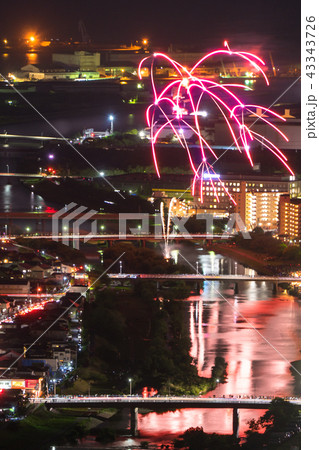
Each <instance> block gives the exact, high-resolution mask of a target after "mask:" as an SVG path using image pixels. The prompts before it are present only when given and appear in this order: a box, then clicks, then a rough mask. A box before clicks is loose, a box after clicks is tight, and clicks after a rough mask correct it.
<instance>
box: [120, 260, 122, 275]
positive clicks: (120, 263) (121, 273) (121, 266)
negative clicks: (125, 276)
mask: <svg viewBox="0 0 319 450" xmlns="http://www.w3.org/2000/svg"><path fill="white" fill-rule="evenodd" d="M120 275H122V261H120Z"/></svg>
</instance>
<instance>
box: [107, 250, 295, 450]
mask: <svg viewBox="0 0 319 450" xmlns="http://www.w3.org/2000/svg"><path fill="white" fill-rule="evenodd" d="M173 252H174V253H175V254H174V256H175V257H176V252H178V253H179V258H181V259H182V260H183V261H184V262H185V260H184V258H186V259H187V260H188V261H190V262H191V264H192V265H193V266H194V265H195V263H196V261H198V263H199V265H198V267H199V271H200V272H201V273H203V275H208V274H212V273H214V274H249V275H252V274H253V273H254V271H252V270H251V269H248V268H245V267H243V266H242V265H240V264H239V263H237V262H236V261H234V260H232V259H230V258H227V257H224V256H222V255H218V254H215V253H214V252H207V251H205V250H203V249H200V248H197V249H196V250H195V251H194V250H190V249H189V248H188V247H186V246H185V247H183V246H179V248H178V250H176V249H175V250H174V251H173ZM181 255H183V257H184V258H182V257H181ZM180 262H182V261H180ZM182 301H184V302H185V304H186V305H187V311H188V324H189V332H190V337H191V342H192V346H191V355H192V357H193V358H194V361H195V363H196V366H197V369H198V373H199V375H201V376H204V377H209V376H210V373H211V367H212V366H213V365H214V361H215V357H216V356H222V357H224V358H225V360H226V362H227V363H228V367H227V382H226V383H225V384H219V385H218V387H217V389H216V390H215V391H213V392H211V393H209V394H208V395H217V396H222V395H234V394H241V395H256V396H258V395H267V396H270V395H272V396H273V395H280V396H294V395H295V389H294V379H293V376H292V374H291V371H290V370H289V369H290V364H289V363H290V362H292V361H295V360H298V359H300V301H298V300H297V299H295V298H294V297H292V296H290V295H288V294H287V293H286V292H284V291H279V292H278V293H274V292H273V285H272V283H269V282H255V281H249V282H243V283H240V285H239V294H238V295H234V289H233V285H232V284H231V283H229V282H228V283H226V282H219V281H213V282H210V281H205V282H204V284H203V290H202V291H201V293H200V295H197V296H191V297H189V298H187V299H185V300H182ZM263 412H264V411H262V410H260V411H258V410H257V411H254V410H241V411H240V427H239V435H240V436H241V437H243V436H244V435H245V430H247V428H248V426H247V421H248V420H250V419H252V418H257V417H259V416H260V415H262V414H263ZM197 426H199V427H203V429H204V431H205V432H208V433H213V432H215V433H223V434H231V433H232V410H230V409H184V410H178V411H175V412H168V413H164V414H157V413H155V412H152V413H148V414H139V425H138V429H139V433H140V436H139V438H138V439H132V438H122V439H120V440H118V441H117V442H115V443H114V444H112V445H109V446H107V447H106V448H131V449H134V448H136V445H138V443H139V442H141V441H142V440H148V441H149V442H151V443H157V444H158V445H159V444H162V443H164V444H168V443H171V442H172V440H173V439H174V438H176V437H177V436H178V435H180V434H181V433H183V432H184V431H185V430H186V429H188V428H190V427H197Z"/></svg>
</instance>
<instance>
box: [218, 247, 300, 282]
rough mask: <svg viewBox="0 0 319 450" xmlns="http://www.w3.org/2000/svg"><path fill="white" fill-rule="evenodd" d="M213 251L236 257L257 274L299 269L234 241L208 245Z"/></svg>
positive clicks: (276, 273)
mask: <svg viewBox="0 0 319 450" xmlns="http://www.w3.org/2000/svg"><path fill="white" fill-rule="evenodd" d="M210 248H211V250H213V251H214V252H215V253H220V254H221V255H224V256H229V257H230V258H233V259H236V261H238V262H239V263H241V264H243V265H244V266H247V267H249V268H251V269H253V270H255V271H256V272H257V273H258V274H259V275H269V276H271V275H278V274H279V273H281V272H287V271H291V270H300V267H299V268H298V267H297V266H296V265H290V264H288V262H287V264H286V263H285V262H284V261H282V260H280V259H279V258H278V259H277V258H273V257H271V256H269V255H267V254H263V253H257V252H253V251H251V250H247V249H243V248H240V247H238V246H237V245H236V244H234V243H229V242H227V243H214V244H212V246H211V247H210Z"/></svg>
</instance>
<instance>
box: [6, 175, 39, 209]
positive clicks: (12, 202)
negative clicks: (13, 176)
mask: <svg viewBox="0 0 319 450" xmlns="http://www.w3.org/2000/svg"><path fill="white" fill-rule="evenodd" d="M0 198H1V200H0V212H16V211H42V210H45V208H46V204H45V202H44V200H43V198H42V197H40V196H39V195H36V194H34V192H30V191H29V189H27V188H26V187H24V186H22V185H21V184H19V183H17V182H16V181H14V180H13V181H12V183H10V184H9V183H7V184H4V185H0Z"/></svg>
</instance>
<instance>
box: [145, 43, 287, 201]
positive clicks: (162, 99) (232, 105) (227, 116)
mask: <svg viewBox="0 0 319 450" xmlns="http://www.w3.org/2000/svg"><path fill="white" fill-rule="evenodd" d="M224 45H225V49H219V50H215V51H213V52H210V53H208V54H207V55H205V56H204V57H203V58H201V59H200V60H199V61H198V62H197V63H196V64H195V65H194V66H193V68H192V69H187V68H186V67H184V66H183V65H181V64H180V63H178V62H177V61H175V60H173V59H172V58H170V57H169V56H168V55H166V54H164V53H154V54H153V55H152V56H148V57H146V58H144V59H142V61H141V62H140V64H139V68H138V75H139V78H142V74H141V72H142V67H143V66H144V65H145V63H146V61H147V60H149V59H150V60H151V64H150V78H151V85H152V90H153V94H154V101H153V103H152V104H151V105H149V107H148V108H147V110H146V122H147V125H148V127H150V137H151V147H152V154H153V160H154V165H155V169H156V173H157V175H158V176H160V170H159V166H158V161H157V157H156V143H157V140H158V138H159V136H160V135H161V133H162V132H163V130H165V129H167V128H169V129H170V130H171V132H173V134H174V135H175V137H176V138H177V140H178V142H179V143H180V145H181V146H182V147H183V148H184V149H185V150H186V154H187V157H188V159H189V163H190V166H191V168H192V171H193V173H194V178H193V182H192V194H193V195H194V193H195V189H196V185H199V187H200V189H199V192H200V199H201V202H203V192H202V191H203V190H202V187H203V180H204V179H208V180H209V182H210V184H211V186H212V189H213V192H214V196H215V198H216V199H217V201H219V197H218V193H217V190H216V187H215V184H214V181H213V179H215V180H218V181H219V183H220V185H221V186H222V188H223V189H224V191H225V192H226V194H227V195H228V196H229V199H230V200H231V201H232V202H233V203H234V204H236V202H235V200H234V199H233V197H232V196H231V194H230V192H228V190H227V188H226V187H225V185H224V184H223V183H222V181H221V179H220V178H219V176H218V175H217V174H216V173H215V171H214V168H213V166H212V164H210V163H209V162H208V157H210V158H211V157H213V158H215V160H217V159H218V157H217V155H216V153H215V152H214V150H213V148H212V147H211V145H209V143H208V142H207V140H206V139H205V138H204V136H203V133H202V130H201V117H203V116H204V117H205V115H206V114H205V112H204V111H202V110H201V106H202V104H203V102H207V100H209V101H210V102H213V105H214V106H215V107H217V109H218V111H219V112H220V113H221V115H222V117H223V118H224V120H225V122H226V123H227V126H228V129H229V132H230V134H231V136H232V138H233V140H234V144H235V146H236V147H237V149H238V151H239V152H241V153H244V154H245V155H246V157H247V158H248V160H249V163H250V164H251V166H253V159H252V154H251V146H252V144H253V142H254V141H255V142H258V143H259V144H261V145H263V146H264V147H265V148H267V149H268V150H269V151H270V152H272V153H273V154H274V155H275V156H276V157H277V158H278V159H279V160H280V161H281V163H282V164H283V165H284V166H285V167H286V168H287V170H288V171H289V172H290V173H291V174H292V175H294V173H293V171H292V170H291V168H290V167H289V165H288V163H287V158H286V156H285V155H284V154H283V153H282V152H281V151H280V150H279V148H278V147H277V146H276V145H275V144H273V143H272V142H271V141H270V140H269V139H266V138H265V137H264V136H262V135H261V134H259V133H257V132H255V131H254V130H253V129H252V128H251V127H248V126H247V125H246V123H245V117H246V116H247V113H249V115H251V116H253V117H256V120H257V119H260V120H262V121H263V122H264V123H266V124H267V125H269V126H270V127H272V128H273V129H274V130H275V131H276V132H277V133H279V134H280V135H281V136H282V138H283V139H285V140H286V141H288V138H287V136H285V135H284V133H282V131H280V130H279V129H278V128H277V127H276V126H275V125H274V124H273V123H271V122H270V121H269V120H267V117H268V119H269V116H272V117H276V118H277V119H280V120H282V121H285V120H286V119H285V118H283V117H281V116H280V115H278V114H277V113H275V112H274V111H272V110H270V109H268V108H265V107H263V106H260V105H254V104H245V103H243V101H242V100H241V99H240V98H239V97H238V96H237V95H236V94H235V93H234V92H233V90H235V91H236V90H240V89H243V88H244V89H247V86H245V85H241V84H233V83H231V84H230V83H229V84H219V83H217V82H216V81H213V80H210V79H206V78H201V77H198V76H196V69H198V68H199V66H200V65H201V64H202V63H204V62H205V61H206V60H207V59H209V58H213V57H215V56H221V55H223V56H236V57H239V58H241V59H243V60H245V61H247V63H249V64H250V66H251V67H252V68H253V70H254V71H255V72H257V73H259V74H260V75H262V76H263V78H264V79H265V82H266V84H267V85H269V81H268V78H267V76H266V74H265V72H264V70H263V66H264V65H265V63H264V61H263V60H262V59H260V58H259V57H258V56H256V55H254V54H252V53H248V52H241V51H238V52H237V51H232V50H230V48H229V45H228V43H227V41H225V42H224ZM158 59H164V60H166V61H168V62H169V63H170V64H171V65H172V66H173V68H174V70H175V71H176V79H174V81H172V82H170V83H169V84H168V85H167V86H165V87H164V88H162V89H161V90H160V89H158V88H157V86H156V84H155V78H154V71H155V62H156V60H158ZM248 89H249V88H248ZM257 111H258V112H257ZM259 111H261V113H260V112H259ZM266 114H267V115H266ZM160 116H161V118H162V120H161V121H159V117H160ZM190 132H191V134H192V135H195V136H196V139H197V141H198V145H197V147H198V148H197V152H199V156H200V159H199V160H200V162H199V163H198V162H197V161H198V158H195V157H194V153H193V154H192V152H191V150H190V148H189V144H188V141H187V137H186V135H187V133H190ZM215 183H216V181H215Z"/></svg>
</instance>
